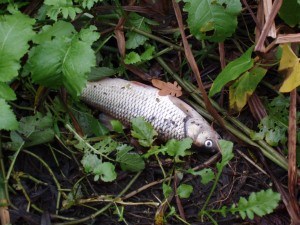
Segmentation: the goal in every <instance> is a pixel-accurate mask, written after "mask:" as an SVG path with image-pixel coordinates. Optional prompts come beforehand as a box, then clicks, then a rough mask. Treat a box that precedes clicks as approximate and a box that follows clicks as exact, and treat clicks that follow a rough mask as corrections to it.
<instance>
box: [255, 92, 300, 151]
mask: <svg viewBox="0 0 300 225" xmlns="http://www.w3.org/2000/svg"><path fill="white" fill-rule="evenodd" d="M289 105H290V103H289V97H284V95H279V96H277V97H276V98H274V99H273V100H272V101H271V102H270V103H268V104H266V106H267V112H268V116H266V117H264V118H263V119H262V120H261V121H260V123H259V125H258V128H259V129H260V130H259V131H258V132H251V133H250V137H251V138H252V139H253V140H263V139H265V140H266V142H267V143H268V144H270V145H271V146H278V144H279V143H281V144H283V145H285V144H286V142H287V130H288V123H289ZM298 121H299V122H298ZM299 123H300V120H299V114H298V115H297V124H299Z"/></svg>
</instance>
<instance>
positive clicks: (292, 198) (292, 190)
mask: <svg viewBox="0 0 300 225" xmlns="http://www.w3.org/2000/svg"><path fill="white" fill-rule="evenodd" d="M296 95H297V90H296V89H294V90H292V91H291V93H290V97H291V99H290V114H289V131H288V134H289V138H288V149H289V153H288V156H289V158H288V159H289V167H288V189H289V202H290V204H291V206H292V208H293V210H294V211H295V214H296V215H298V216H297V217H296V218H295V217H292V216H291V220H292V224H299V222H300V208H299V205H298V201H297V191H296V187H297V164H296V158H297V156H296V136H297V121H296V117H297V116H296V113H297V102H296Z"/></svg>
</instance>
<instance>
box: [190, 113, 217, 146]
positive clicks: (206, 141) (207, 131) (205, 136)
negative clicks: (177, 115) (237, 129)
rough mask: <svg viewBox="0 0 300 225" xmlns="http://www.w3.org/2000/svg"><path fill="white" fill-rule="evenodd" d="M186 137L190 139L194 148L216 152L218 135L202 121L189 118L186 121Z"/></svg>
mask: <svg viewBox="0 0 300 225" xmlns="http://www.w3.org/2000/svg"><path fill="white" fill-rule="evenodd" d="M185 126H186V127H185V128H186V135H187V137H190V138H192V140H193V143H194V144H195V145H196V146H199V147H203V148H206V149H212V150H218V149H219V144H218V140H219V139H220V138H221V137H220V135H219V134H218V133H217V132H216V131H214V129H213V128H212V127H211V126H210V125H209V124H208V123H207V122H206V121H205V120H204V119H198V118H196V119H195V118H189V119H188V120H187V121H186V125H185Z"/></svg>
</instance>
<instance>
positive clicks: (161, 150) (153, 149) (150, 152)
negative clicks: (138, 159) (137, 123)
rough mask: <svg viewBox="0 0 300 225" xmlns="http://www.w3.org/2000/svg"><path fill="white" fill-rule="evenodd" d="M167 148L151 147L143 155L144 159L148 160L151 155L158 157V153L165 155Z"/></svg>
mask: <svg viewBox="0 0 300 225" xmlns="http://www.w3.org/2000/svg"><path fill="white" fill-rule="evenodd" d="M166 151H167V147H165V146H160V147H159V146H151V148H150V150H148V152H147V153H145V154H144V155H143V157H144V158H146V159H147V158H149V157H150V156H151V155H158V154H159V153H161V154H163V155H165V153H166Z"/></svg>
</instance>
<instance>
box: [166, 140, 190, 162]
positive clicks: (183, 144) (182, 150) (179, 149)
mask: <svg viewBox="0 0 300 225" xmlns="http://www.w3.org/2000/svg"><path fill="white" fill-rule="evenodd" d="M192 143H193V140H192V139H191V138H184V139H182V140H175V139H171V140H169V141H168V142H167V144H166V145H165V147H166V148H167V150H166V152H167V153H168V154H169V155H170V156H174V158H175V161H177V160H178V157H179V156H187V155H190V152H188V151H187V150H188V149H190V148H191V147H192Z"/></svg>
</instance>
